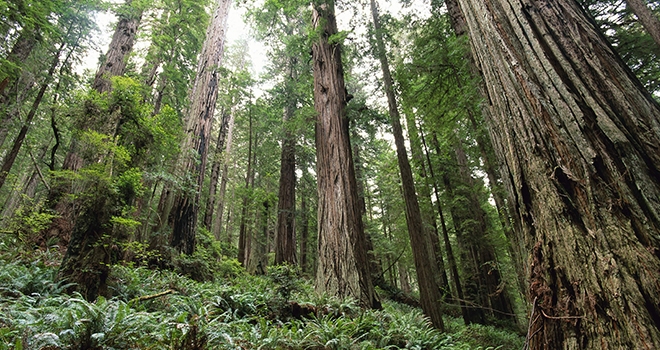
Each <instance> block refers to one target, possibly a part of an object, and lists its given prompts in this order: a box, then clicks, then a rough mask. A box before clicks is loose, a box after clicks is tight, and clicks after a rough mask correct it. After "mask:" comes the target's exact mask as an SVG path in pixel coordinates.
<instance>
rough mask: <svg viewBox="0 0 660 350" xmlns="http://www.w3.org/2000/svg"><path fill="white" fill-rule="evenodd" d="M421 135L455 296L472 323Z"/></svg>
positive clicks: (428, 157) (467, 318) (424, 141)
mask: <svg viewBox="0 0 660 350" xmlns="http://www.w3.org/2000/svg"><path fill="white" fill-rule="evenodd" d="M420 136H421V141H422V145H423V146H424V153H425V154H426V161H427V163H428V165H429V174H430V175H431V179H432V183H433V192H434V194H435V198H436V201H435V204H436V208H437V211H438V215H439V216H440V224H441V227H442V239H443V241H444V244H445V253H446V254H447V263H448V264H449V271H450V273H451V278H452V280H453V282H454V285H453V287H454V288H453V291H454V297H455V298H456V299H457V300H458V304H459V305H460V307H461V313H462V315H463V321H464V322H465V324H470V323H472V320H471V318H470V311H469V310H468V308H467V305H466V304H465V295H464V294H463V287H462V285H461V278H460V276H459V274H458V265H457V264H456V257H455V255H454V250H453V249H452V246H451V241H450V240H449V230H448V229H447V222H446V221H445V215H444V211H443V210H442V203H441V199H440V198H441V197H440V190H439V189H438V181H439V179H438V178H436V177H435V174H434V171H433V162H431V155H430V152H429V149H428V146H427V144H426V139H425V137H424V132H420Z"/></svg>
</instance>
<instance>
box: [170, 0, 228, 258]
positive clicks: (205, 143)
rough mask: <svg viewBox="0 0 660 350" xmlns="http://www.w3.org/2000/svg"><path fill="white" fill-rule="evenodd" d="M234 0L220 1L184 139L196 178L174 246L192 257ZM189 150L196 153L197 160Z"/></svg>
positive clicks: (183, 200)
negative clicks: (228, 20)
mask: <svg viewBox="0 0 660 350" xmlns="http://www.w3.org/2000/svg"><path fill="white" fill-rule="evenodd" d="M230 4H231V0H220V1H219V2H218V5H217V7H216V10H215V12H214V14H213V17H212V18H211V23H210V24H209V28H208V30H207V32H206V39H205V40H204V45H203V47H202V52H201V53H200V56H199V57H200V59H199V62H198V64H197V75H196V77H195V83H194V85H193V89H192V91H191V93H190V94H191V95H190V101H191V104H190V109H189V112H188V115H187V120H186V124H187V126H186V130H187V135H186V139H185V140H184V147H182V150H183V151H184V155H183V157H184V159H183V169H184V172H185V173H187V174H190V175H189V176H190V177H191V178H192V179H194V181H195V183H194V184H193V186H194V190H193V191H184V192H183V193H180V194H178V195H177V198H176V200H175V204H174V209H173V213H172V214H173V215H174V220H173V224H172V247H173V248H175V249H176V250H178V251H179V252H182V253H186V254H192V253H193V252H194V251H195V244H196V239H195V234H196V231H197V214H198V210H199V201H200V191H201V188H202V185H203V184H204V173H205V169H206V160H207V158H208V157H207V155H208V148H209V142H210V134H211V126H212V122H213V117H214V115H213V113H214V111H215V102H216V99H217V97H218V79H219V76H218V75H219V74H218V70H217V67H219V66H220V65H221V62H222V56H223V54H224V48H225V35H226V33H227V17H228V16H229V6H230ZM188 150H192V151H194V157H192V156H190V155H189V153H188V152H187V151H188Z"/></svg>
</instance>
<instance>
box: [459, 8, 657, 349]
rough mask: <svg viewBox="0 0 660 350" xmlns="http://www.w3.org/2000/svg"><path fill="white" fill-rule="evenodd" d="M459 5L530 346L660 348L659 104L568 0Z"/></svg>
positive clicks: (559, 347) (535, 347)
mask: <svg viewBox="0 0 660 350" xmlns="http://www.w3.org/2000/svg"><path fill="white" fill-rule="evenodd" d="M458 3H459V5H460V9H461V11H462V13H463V15H464V17H465V19H466V25H467V28H468V29H469V33H470V35H471V46H472V50H473V54H474V56H475V58H476V62H477V64H478V66H479V69H480V70H481V72H482V75H483V78H484V81H485V83H486V84H485V86H486V93H487V100H486V101H487V103H486V104H485V106H484V108H486V109H487V110H488V112H489V113H487V114H486V115H487V116H488V119H487V123H488V126H489V131H490V134H491V138H492V139H493V145H494V147H495V151H496V153H497V156H498V157H499V159H500V161H501V162H503V164H504V171H505V172H504V173H503V180H504V183H505V185H506V186H507V190H508V192H509V195H510V198H509V201H510V202H511V203H512V204H513V205H514V206H515V211H514V212H512V215H515V216H516V217H518V219H519V220H520V222H521V228H522V232H520V233H519V235H520V237H521V239H524V241H525V243H526V248H527V252H528V254H529V261H528V264H530V265H531V266H530V270H531V273H530V289H529V291H528V297H529V299H530V301H534V308H533V311H534V312H535V315H537V316H538V317H536V316H535V317H534V319H533V320H532V324H531V327H530V337H531V339H530V343H531V348H533V349H576V348H580V349H596V348H598V349H602V348H613V349H621V348H626V349H654V348H659V347H660V329H659V327H660V326H659V325H660V284H658V275H659V274H660V253H659V252H660V249H659V248H660V242H659V240H660V239H659V238H658V232H659V231H660V183H659V182H658V180H657V179H658V178H660V149H659V146H658V145H660V121H659V120H658V116H659V115H660V107H659V106H658V105H657V103H656V102H655V101H653V99H652V97H651V96H650V95H649V94H648V93H647V92H645V91H644V90H643V88H642V87H641V84H640V83H639V82H638V81H637V80H636V79H635V78H634V77H633V75H632V73H631V72H630V71H629V70H628V69H627V68H626V67H625V65H624V64H623V63H622V61H621V60H620V59H619V57H618V56H617V55H616V54H615V53H614V52H613V50H612V48H611V47H610V46H609V45H608V44H607V42H606V41H605V39H604V38H603V36H602V35H601V34H600V33H599V32H598V31H597V29H596V28H595V27H594V25H593V23H592V22H591V21H589V20H588V18H587V17H586V15H585V13H584V12H583V10H582V9H581V8H580V7H579V6H578V4H577V3H576V2H574V1H567V0H557V1H540V0H486V1H470V0H459V1H458Z"/></svg>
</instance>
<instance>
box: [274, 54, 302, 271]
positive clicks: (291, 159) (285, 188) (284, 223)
mask: <svg viewBox="0 0 660 350" xmlns="http://www.w3.org/2000/svg"><path fill="white" fill-rule="evenodd" d="M288 65H289V67H288V69H289V74H288V76H287V77H286V79H287V83H285V84H287V85H288V86H287V89H286V94H287V96H286V97H285V98H286V99H287V103H286V106H285V107H284V117H283V121H282V124H283V126H284V128H283V129H284V137H283V139H282V156H281V162H280V189H279V195H278V198H279V201H278V203H277V235H276V236H275V264H276V265H279V264H284V263H287V264H295V263H296V228H295V222H296V140H295V136H294V134H293V132H292V131H291V126H290V125H289V124H290V122H289V121H290V120H291V118H293V113H294V112H295V98H294V84H295V83H296V80H297V74H296V70H295V65H296V59H295V58H293V57H290V58H289V63H288Z"/></svg>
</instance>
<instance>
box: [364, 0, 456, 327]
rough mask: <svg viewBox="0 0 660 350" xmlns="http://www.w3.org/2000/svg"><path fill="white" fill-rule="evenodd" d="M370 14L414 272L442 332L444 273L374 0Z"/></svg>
mask: <svg viewBox="0 0 660 350" xmlns="http://www.w3.org/2000/svg"><path fill="white" fill-rule="evenodd" d="M371 13H372V17H373V24H374V30H375V34H376V47H375V49H376V54H377V55H378V59H379V60H380V64H381V69H382V71H383V85H384V88H385V95H386V96H387V102H388V106H389V114H390V120H391V123H392V133H393V134H394V143H395V145H396V153H397V159H398V164H399V171H400V172H401V184H402V187H403V196H404V199H405V203H406V223H407V225H408V234H409V235H410V244H411V246H412V251H413V258H414V261H415V270H416V271H417V282H418V283H419V294H420V303H421V305H422V309H423V310H424V314H426V316H428V317H429V318H430V319H431V322H432V323H433V326H435V327H436V328H438V329H440V330H443V329H444V324H443V321H442V311H441V310H440V301H441V299H442V294H441V293H440V288H441V286H440V284H439V281H440V276H441V274H440V273H439V271H438V264H437V259H436V257H435V256H436V254H437V253H436V252H435V251H434V249H433V248H435V247H434V245H433V243H432V241H431V238H430V236H429V233H428V232H427V229H426V228H425V227H424V221H422V214H421V210H420V208H419V201H418V199H417V193H416V191H415V181H414V178H413V174H412V169H411V167H410V162H409V160H408V154H407V151H406V147H405V141H404V139H403V130H402V128H401V117H400V116H399V110H398V107H397V102H396V97H395V95H394V86H393V85H394V84H393V79H392V75H391V73H390V68H389V63H388V60H387V54H386V52H385V45H384V42H383V34H382V32H381V27H380V22H379V16H378V10H377V8H376V3H375V0H371ZM428 220H430V219H428ZM427 223H428V222H427ZM440 261H442V258H440Z"/></svg>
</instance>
